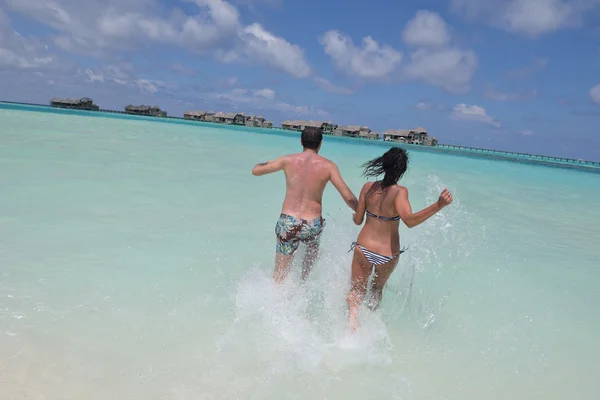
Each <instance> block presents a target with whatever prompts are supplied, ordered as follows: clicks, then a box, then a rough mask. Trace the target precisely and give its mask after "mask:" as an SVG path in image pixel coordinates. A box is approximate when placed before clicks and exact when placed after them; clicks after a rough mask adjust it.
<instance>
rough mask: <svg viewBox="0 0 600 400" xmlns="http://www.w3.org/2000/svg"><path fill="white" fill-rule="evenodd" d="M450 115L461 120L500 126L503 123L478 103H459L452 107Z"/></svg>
mask: <svg viewBox="0 0 600 400" xmlns="http://www.w3.org/2000/svg"><path fill="white" fill-rule="evenodd" d="M450 117H451V118H452V119H455V120H460V121H475V122H480V123H483V124H487V125H491V126H493V127H494V128H500V127H501V124H500V122H498V121H497V120H496V119H494V118H493V117H492V116H490V115H489V114H488V113H487V111H486V110H485V108H483V107H480V106H476V105H466V104H464V103H461V104H457V105H455V106H454V108H453V109H452V113H451V114H450Z"/></svg>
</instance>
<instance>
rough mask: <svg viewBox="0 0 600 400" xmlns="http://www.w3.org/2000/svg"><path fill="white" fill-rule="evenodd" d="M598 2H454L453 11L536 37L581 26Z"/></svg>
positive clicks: (555, 0) (530, 0) (469, 18)
mask: <svg viewBox="0 0 600 400" xmlns="http://www.w3.org/2000/svg"><path fill="white" fill-rule="evenodd" d="M598 5H599V2H598V1H597V0H576V1H565V0H451V9H452V10H453V11H454V12H455V13H457V14H459V15H462V16H464V17H465V18H466V19H468V20H471V21H480V22H486V23H489V24H491V25H493V26H496V27H498V28H501V29H504V30H506V31H509V32H514V33H518V34H523V35H525V36H530V37H536V36H540V35H543V34H546V33H550V32H555V31H558V30H560V29H566V28H571V27H576V26H580V25H581V24H582V21H583V15H584V13H585V12H587V11H590V10H592V9H594V8H596V7H597V6H598Z"/></svg>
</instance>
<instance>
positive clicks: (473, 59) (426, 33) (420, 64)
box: [402, 10, 478, 93]
mask: <svg viewBox="0 0 600 400" xmlns="http://www.w3.org/2000/svg"><path fill="white" fill-rule="evenodd" d="M402 36H403V39H404V41H405V43H407V44H408V45H411V46H416V47H417V49H416V50H415V51H413V52H412V53H411V54H410V58H409V63H408V64H407V65H406V66H405V67H404V68H403V75H404V77H405V78H408V79H414V80H420V81H422V82H425V83H428V84H430V85H433V86H438V87H441V88H443V89H444V90H446V91H448V92H451V93H464V92H466V91H468V90H469V89H470V83H471V80H472V78H473V76H474V75H475V70H476V69H477V67H478V60H477V56H476V55H475V53H474V52H473V51H472V50H468V49H462V48H460V47H458V46H456V45H453V44H452V37H451V35H450V29H449V27H448V25H447V24H446V22H445V21H444V20H443V19H442V17H440V15H439V14H437V13H434V12H431V11H426V10H421V11H418V12H417V13H416V15H415V17H414V18H413V19H412V20H410V21H409V22H408V23H407V24H406V27H405V28H404V31H403V34H402Z"/></svg>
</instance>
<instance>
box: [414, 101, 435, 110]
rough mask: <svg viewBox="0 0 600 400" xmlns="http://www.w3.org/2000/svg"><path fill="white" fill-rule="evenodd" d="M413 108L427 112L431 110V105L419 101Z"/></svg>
mask: <svg viewBox="0 0 600 400" xmlns="http://www.w3.org/2000/svg"><path fill="white" fill-rule="evenodd" d="M415 107H416V108H418V109H419V110H423V111H427V110H431V109H432V108H433V104H431V103H425V102H423V101H420V102H418V103H417V104H416V105H415Z"/></svg>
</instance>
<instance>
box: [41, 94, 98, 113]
mask: <svg viewBox="0 0 600 400" xmlns="http://www.w3.org/2000/svg"><path fill="white" fill-rule="evenodd" d="M50 106H52V107H60V108H73V109H78V110H90V111H98V110H99V109H100V107H98V106H97V105H96V104H94V101H93V100H92V99H90V98H89V97H82V98H80V99H62V98H58V97H53V98H52V99H51V100H50Z"/></svg>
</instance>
